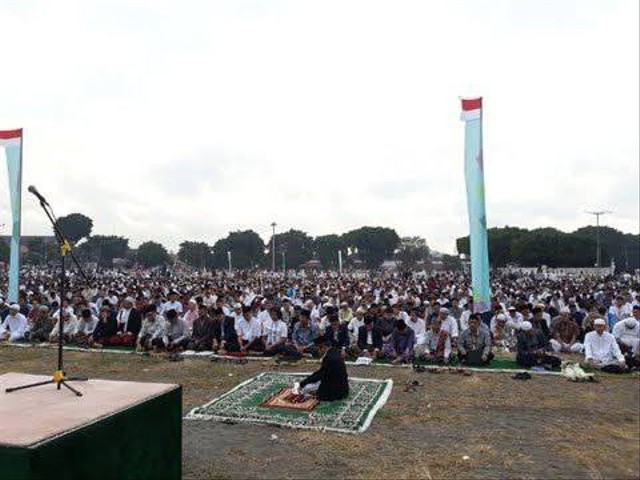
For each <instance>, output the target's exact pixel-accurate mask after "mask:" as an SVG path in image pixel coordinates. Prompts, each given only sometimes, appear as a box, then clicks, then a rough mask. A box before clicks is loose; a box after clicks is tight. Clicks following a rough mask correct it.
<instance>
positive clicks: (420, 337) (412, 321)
mask: <svg viewBox="0 0 640 480" xmlns="http://www.w3.org/2000/svg"><path fill="white" fill-rule="evenodd" d="M407 327H409V328H410V329H411V330H413V333H414V334H415V337H416V345H415V347H414V350H415V353H416V355H421V354H423V353H424V342H425V341H426V338H427V327H426V323H425V321H424V320H423V319H422V318H420V317H419V316H418V309H417V308H412V309H411V311H410V314H409V320H407Z"/></svg>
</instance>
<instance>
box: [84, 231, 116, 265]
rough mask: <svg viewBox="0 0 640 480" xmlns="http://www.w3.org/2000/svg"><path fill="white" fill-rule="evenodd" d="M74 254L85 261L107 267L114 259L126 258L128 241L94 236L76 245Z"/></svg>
mask: <svg viewBox="0 0 640 480" xmlns="http://www.w3.org/2000/svg"><path fill="white" fill-rule="evenodd" d="M76 253H77V256H78V257H79V258H83V259H85V260H86V261H90V262H97V263H98V265H100V266H107V267H109V266H111V265H112V264H113V259H114V258H127V256H128V255H129V239H128V238H124V237H118V236H115V235H94V236H93V237H89V238H88V239H87V240H86V241H85V242H83V243H82V244H80V245H78V247H77V248H76Z"/></svg>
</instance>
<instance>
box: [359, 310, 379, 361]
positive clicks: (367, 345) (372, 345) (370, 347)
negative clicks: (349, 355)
mask: <svg viewBox="0 0 640 480" xmlns="http://www.w3.org/2000/svg"><path fill="white" fill-rule="evenodd" d="M356 353H357V355H362V356H363V357H369V358H374V359H375V358H380V357H381V356H382V330H381V329H380V327H378V326H377V325H376V324H375V322H374V321H373V317H370V316H368V315H367V316H366V317H364V325H362V326H361V327H360V329H359V330H358V344H357V350H356Z"/></svg>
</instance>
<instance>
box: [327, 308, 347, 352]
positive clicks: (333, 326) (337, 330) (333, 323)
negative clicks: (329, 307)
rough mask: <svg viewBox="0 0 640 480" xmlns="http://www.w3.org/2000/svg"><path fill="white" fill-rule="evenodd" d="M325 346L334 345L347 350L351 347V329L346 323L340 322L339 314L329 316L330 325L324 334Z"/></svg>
mask: <svg viewBox="0 0 640 480" xmlns="http://www.w3.org/2000/svg"><path fill="white" fill-rule="evenodd" d="M323 340H324V345H325V347H333V348H338V349H342V351H343V352H345V354H346V352H347V349H348V348H349V345H350V344H349V330H347V326H346V325H345V324H344V323H340V318H339V317H338V315H337V314H332V315H331V316H329V326H328V327H327V328H326V330H325V332H324V336H323Z"/></svg>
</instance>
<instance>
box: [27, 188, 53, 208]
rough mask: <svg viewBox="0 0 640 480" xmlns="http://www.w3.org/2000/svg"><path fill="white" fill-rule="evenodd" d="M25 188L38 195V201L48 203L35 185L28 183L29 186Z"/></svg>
mask: <svg viewBox="0 0 640 480" xmlns="http://www.w3.org/2000/svg"><path fill="white" fill-rule="evenodd" d="M27 190H29V191H30V192H31V193H33V194H34V195H35V196H36V197H38V200H40V203H43V204H45V205H49V202H47V201H46V200H45V199H44V197H43V196H42V195H40V192H39V191H38V189H37V188H36V187H34V186H33V185H29V188H27Z"/></svg>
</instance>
